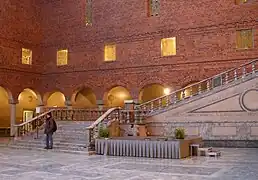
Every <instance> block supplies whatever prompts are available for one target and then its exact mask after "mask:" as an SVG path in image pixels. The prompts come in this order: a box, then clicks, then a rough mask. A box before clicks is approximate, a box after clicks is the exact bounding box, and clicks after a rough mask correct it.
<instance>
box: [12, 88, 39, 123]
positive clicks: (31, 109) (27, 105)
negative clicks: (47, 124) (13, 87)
mask: <svg viewBox="0 0 258 180" xmlns="http://www.w3.org/2000/svg"><path fill="white" fill-rule="evenodd" d="M40 101H41V97H39V96H38V95H37V94H36V93H35V92H34V91H33V90H31V89H28V88H27V89H24V90H23V91H22V92H21V93H20V94H19V96H18V104H17V106H16V123H22V122H25V121H27V120H30V119H32V118H33V117H34V115H35V110H36V107H37V106H38V105H39V104H40Z"/></svg>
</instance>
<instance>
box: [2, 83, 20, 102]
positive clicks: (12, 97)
mask: <svg viewBox="0 0 258 180" xmlns="http://www.w3.org/2000/svg"><path fill="white" fill-rule="evenodd" d="M0 87H2V88H3V89H4V90H5V91H6V92H7V94H8V99H9V102H11V103H12V102H14V101H15V100H18V96H17V98H16V99H15V98H14V97H15V96H13V92H12V91H11V90H10V88H8V87H7V86H5V85H2V84H0Z"/></svg>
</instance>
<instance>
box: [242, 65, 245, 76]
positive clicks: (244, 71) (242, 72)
mask: <svg viewBox="0 0 258 180" xmlns="http://www.w3.org/2000/svg"><path fill="white" fill-rule="evenodd" d="M242 73H243V74H242V78H245V75H246V68H245V66H244V67H243V72H242Z"/></svg>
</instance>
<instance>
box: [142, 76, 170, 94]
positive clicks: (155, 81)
mask: <svg viewBox="0 0 258 180" xmlns="http://www.w3.org/2000/svg"><path fill="white" fill-rule="evenodd" d="M151 84H159V85H162V86H164V87H165V86H166V87H168V85H167V84H166V83H165V82H164V81H163V80H161V79H159V78H154V79H148V80H142V81H141V83H140V85H139V91H141V90H142V89H143V88H145V87H146V86H149V85H151Z"/></svg>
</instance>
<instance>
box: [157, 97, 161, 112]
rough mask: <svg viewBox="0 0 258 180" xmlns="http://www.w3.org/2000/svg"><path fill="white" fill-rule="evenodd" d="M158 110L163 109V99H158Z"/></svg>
mask: <svg viewBox="0 0 258 180" xmlns="http://www.w3.org/2000/svg"><path fill="white" fill-rule="evenodd" d="M156 109H162V98H160V99H158V108H156Z"/></svg>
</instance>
